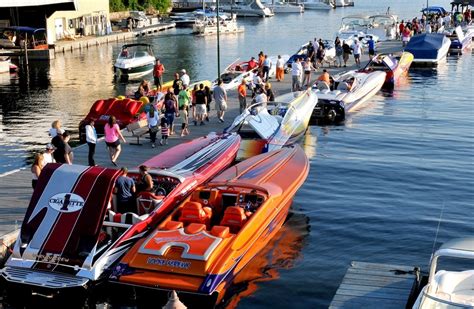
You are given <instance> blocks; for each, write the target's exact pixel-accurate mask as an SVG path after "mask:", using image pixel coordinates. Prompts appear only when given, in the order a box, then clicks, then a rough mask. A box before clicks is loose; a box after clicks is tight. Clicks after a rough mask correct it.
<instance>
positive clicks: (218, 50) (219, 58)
mask: <svg viewBox="0 0 474 309" xmlns="http://www.w3.org/2000/svg"><path fill="white" fill-rule="evenodd" d="M216 10H217V80H219V79H220V78H221V46H220V33H219V32H220V31H219V24H220V20H219V0H216Z"/></svg>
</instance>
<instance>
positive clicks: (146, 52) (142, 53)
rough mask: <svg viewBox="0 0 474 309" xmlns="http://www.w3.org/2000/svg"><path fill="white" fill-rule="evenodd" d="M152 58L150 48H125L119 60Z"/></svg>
mask: <svg viewBox="0 0 474 309" xmlns="http://www.w3.org/2000/svg"><path fill="white" fill-rule="evenodd" d="M149 56H152V52H151V50H150V47H149V46H124V47H122V50H121V51H120V55H119V57H118V58H119V59H133V58H142V57H149Z"/></svg>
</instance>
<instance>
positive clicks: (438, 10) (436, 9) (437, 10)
mask: <svg viewBox="0 0 474 309" xmlns="http://www.w3.org/2000/svg"><path fill="white" fill-rule="evenodd" d="M421 12H422V13H423V14H446V13H447V12H446V10H445V9H444V8H443V7H442V6H429V7H426V8H424V9H423V10H421Z"/></svg>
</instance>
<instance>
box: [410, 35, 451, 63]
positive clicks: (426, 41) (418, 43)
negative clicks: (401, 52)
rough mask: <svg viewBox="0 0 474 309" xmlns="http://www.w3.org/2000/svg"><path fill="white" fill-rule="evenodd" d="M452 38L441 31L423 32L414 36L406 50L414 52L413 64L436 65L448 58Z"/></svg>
mask: <svg viewBox="0 0 474 309" xmlns="http://www.w3.org/2000/svg"><path fill="white" fill-rule="evenodd" d="M450 45H451V40H449V39H448V38H447V37H446V36H445V35H444V34H440V33H423V34H418V35H415V36H413V37H412V38H411V39H410V41H409V42H408V44H407V46H406V47H405V51H407V52H410V53H412V54H413V56H414V59H413V64H433V65H436V64H438V62H440V61H441V60H442V59H444V58H446V55H447V54H448V51H449V46H450Z"/></svg>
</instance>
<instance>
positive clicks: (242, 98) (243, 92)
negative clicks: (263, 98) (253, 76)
mask: <svg viewBox="0 0 474 309" xmlns="http://www.w3.org/2000/svg"><path fill="white" fill-rule="evenodd" d="M237 92H238V93H239V106H240V113H241V114H242V113H243V112H244V110H245V109H246V108H247V83H246V82H245V79H242V81H241V82H240V85H239V87H238V88H237Z"/></svg>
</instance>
